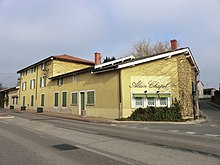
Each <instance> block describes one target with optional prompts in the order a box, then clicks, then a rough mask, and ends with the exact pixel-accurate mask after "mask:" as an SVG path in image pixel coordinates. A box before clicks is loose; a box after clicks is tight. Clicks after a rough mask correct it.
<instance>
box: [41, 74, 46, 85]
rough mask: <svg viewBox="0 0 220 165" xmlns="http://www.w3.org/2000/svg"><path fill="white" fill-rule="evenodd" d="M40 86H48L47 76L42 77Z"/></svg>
mask: <svg viewBox="0 0 220 165" xmlns="http://www.w3.org/2000/svg"><path fill="white" fill-rule="evenodd" d="M40 87H42V88H43V87H46V76H43V77H41V78H40Z"/></svg>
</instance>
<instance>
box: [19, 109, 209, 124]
mask: <svg viewBox="0 0 220 165" xmlns="http://www.w3.org/2000/svg"><path fill="white" fill-rule="evenodd" d="M16 112H20V113H34V114H38V115H43V116H50V117H57V118H62V119H70V120H77V121H83V122H93V123H103V124H198V123H205V122H207V120H206V118H200V119H197V120H188V121H185V122H169V121H118V120H114V119H108V118H101V117H82V116H78V115H73V114H68V113H57V112H42V113H37V112H36V111H31V110H25V111H20V110H16Z"/></svg>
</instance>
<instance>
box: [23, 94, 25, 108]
mask: <svg viewBox="0 0 220 165" xmlns="http://www.w3.org/2000/svg"><path fill="white" fill-rule="evenodd" d="M23 106H25V96H23Z"/></svg>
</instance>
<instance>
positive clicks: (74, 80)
mask: <svg viewBox="0 0 220 165" xmlns="http://www.w3.org/2000/svg"><path fill="white" fill-rule="evenodd" d="M76 79H77V77H76V74H73V82H76Z"/></svg>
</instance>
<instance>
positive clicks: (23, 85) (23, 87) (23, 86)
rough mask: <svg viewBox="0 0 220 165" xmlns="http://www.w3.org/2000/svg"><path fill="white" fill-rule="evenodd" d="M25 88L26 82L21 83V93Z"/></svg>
mask: <svg viewBox="0 0 220 165" xmlns="http://www.w3.org/2000/svg"><path fill="white" fill-rule="evenodd" d="M26 86H27V83H26V82H23V83H22V91H25V90H26Z"/></svg>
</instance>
